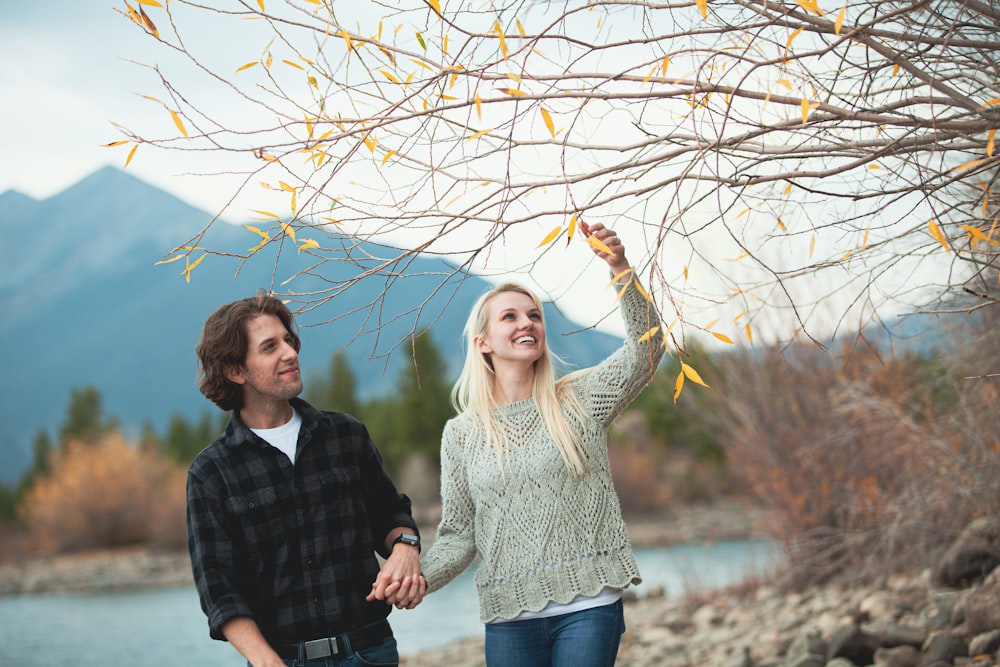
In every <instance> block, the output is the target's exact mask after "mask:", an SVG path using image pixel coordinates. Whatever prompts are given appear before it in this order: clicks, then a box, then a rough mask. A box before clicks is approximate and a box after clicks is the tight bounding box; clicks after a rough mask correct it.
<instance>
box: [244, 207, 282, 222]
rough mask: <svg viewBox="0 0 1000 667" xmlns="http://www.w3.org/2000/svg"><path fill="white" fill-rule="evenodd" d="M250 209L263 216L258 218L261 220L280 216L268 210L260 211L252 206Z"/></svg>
mask: <svg viewBox="0 0 1000 667" xmlns="http://www.w3.org/2000/svg"><path fill="white" fill-rule="evenodd" d="M250 210H251V211H253V212H254V213H257V214H259V215H262V216H264V217H263V218H260V219H261V220H280V217H279V216H278V215H277V214H275V213H271V212H270V211H261V210H259V209H256V208H252V209H250Z"/></svg>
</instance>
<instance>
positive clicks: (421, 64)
mask: <svg viewBox="0 0 1000 667" xmlns="http://www.w3.org/2000/svg"><path fill="white" fill-rule="evenodd" d="M410 62H411V63H413V64H414V65H419V66H420V67H423V68H424V69H431V66H430V65H428V64H427V63H425V62H421V61H419V60H416V59H415V58H410Z"/></svg>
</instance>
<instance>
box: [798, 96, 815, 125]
mask: <svg viewBox="0 0 1000 667" xmlns="http://www.w3.org/2000/svg"><path fill="white" fill-rule="evenodd" d="M801 106H802V124H803V125H805V124H806V123H807V122H808V121H809V112H810V111H812V110H813V109H815V108H816V107H818V106H819V105H818V104H810V103H809V99H808V98H806V97H803V98H802V102H801Z"/></svg>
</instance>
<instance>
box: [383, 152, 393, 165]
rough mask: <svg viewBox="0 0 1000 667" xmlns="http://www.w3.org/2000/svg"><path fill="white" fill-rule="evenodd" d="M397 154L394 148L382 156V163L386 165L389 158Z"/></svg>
mask: <svg viewBox="0 0 1000 667" xmlns="http://www.w3.org/2000/svg"><path fill="white" fill-rule="evenodd" d="M395 154H396V151H394V150H392V151H389V152H388V153H386V154H385V156H384V157H383V158H382V164H383V165H385V163H386V162H388V161H389V158H391V157H392V156H393V155H395Z"/></svg>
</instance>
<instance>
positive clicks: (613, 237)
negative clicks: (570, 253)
mask: <svg viewBox="0 0 1000 667" xmlns="http://www.w3.org/2000/svg"><path fill="white" fill-rule="evenodd" d="M580 231H582V232H583V235H584V236H585V237H586V236H593V237H594V238H596V239H597V240H599V241H600V242H601V243H603V244H604V245H605V246H607V248H608V250H610V251H611V254H608V253H606V252H604V251H603V250H600V249H598V248H595V247H594V246H590V247H591V249H592V250H593V251H594V254H595V255H597V256H598V257H600V258H601V259H603V260H604V261H605V262H607V263H608V267H609V268H610V269H611V272H612V273H614V274H615V275H618V274H619V273H621V272H622V271H628V270H629V269H630V268H631V265H630V264H629V263H628V260H627V259H626V258H625V245H624V244H623V243H622V240H621V239H620V238H618V235H617V234H615V232H614V231H613V230H611V229H608V228H607V227H605V226H604V225H602V224H601V223H599V222H598V223H596V224H595V225H594V226H590V225H588V224H587V223H585V222H583V221H582V220H581V221H580Z"/></svg>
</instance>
